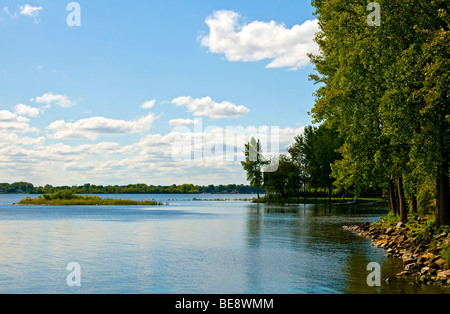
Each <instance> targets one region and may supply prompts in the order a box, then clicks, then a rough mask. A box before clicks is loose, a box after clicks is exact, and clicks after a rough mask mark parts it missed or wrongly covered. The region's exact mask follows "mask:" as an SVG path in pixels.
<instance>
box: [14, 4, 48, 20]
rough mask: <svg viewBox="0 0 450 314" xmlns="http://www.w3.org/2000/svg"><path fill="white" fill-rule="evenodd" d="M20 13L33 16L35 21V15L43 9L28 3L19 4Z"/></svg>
mask: <svg viewBox="0 0 450 314" xmlns="http://www.w3.org/2000/svg"><path fill="white" fill-rule="evenodd" d="M19 8H20V13H19V14H20V15H26V16H31V17H32V18H34V21H35V22H36V23H37V17H38V16H39V14H40V13H41V11H42V10H43V8H42V7H33V6H31V5H29V4H25V5H21V6H20V7H19Z"/></svg>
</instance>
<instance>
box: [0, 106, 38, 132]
mask: <svg viewBox="0 0 450 314" xmlns="http://www.w3.org/2000/svg"><path fill="white" fill-rule="evenodd" d="M29 122H30V119H28V118H26V117H23V116H20V115H17V114H16V113H12V112H11V111H8V110H0V131H2V133H3V132H4V133H17V132H19V133H32V132H39V130H38V129H36V128H32V127H30V124H29Z"/></svg>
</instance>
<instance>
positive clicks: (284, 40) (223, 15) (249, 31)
mask: <svg viewBox="0 0 450 314" xmlns="http://www.w3.org/2000/svg"><path fill="white" fill-rule="evenodd" d="M239 17H240V16H239V14H238V13H235V12H233V11H216V12H214V13H213V15H212V16H209V17H208V18H207V19H206V20H205V23H206V24H207V25H208V27H209V30H210V32H209V34H208V35H206V36H203V37H200V39H201V44H202V45H203V46H205V47H208V48H209V51H211V52H213V53H220V54H225V57H226V58H227V60H229V61H244V62H252V61H261V60H265V59H269V60H272V61H271V62H270V63H269V64H268V65H267V66H266V67H267V68H281V67H289V68H291V69H292V70H296V69H299V68H301V67H304V66H306V65H307V64H308V63H309V62H310V60H309V57H308V56H307V54H308V53H318V46H317V44H316V43H315V42H314V37H315V33H317V32H318V31H319V28H318V21H317V20H310V21H306V22H304V23H303V24H301V25H295V26H293V27H292V28H291V29H289V28H286V26H285V25H283V24H279V23H277V22H275V21H271V22H260V21H254V22H251V23H250V24H244V25H242V24H240V22H239Z"/></svg>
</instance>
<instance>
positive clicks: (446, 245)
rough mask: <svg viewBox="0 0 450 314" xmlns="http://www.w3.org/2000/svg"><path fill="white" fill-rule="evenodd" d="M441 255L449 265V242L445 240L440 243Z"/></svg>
mask: <svg viewBox="0 0 450 314" xmlns="http://www.w3.org/2000/svg"><path fill="white" fill-rule="evenodd" d="M441 257H442V258H443V259H444V260H445V262H446V263H447V265H450V244H449V243H448V242H447V241H446V242H445V243H444V244H443V245H442V250H441Z"/></svg>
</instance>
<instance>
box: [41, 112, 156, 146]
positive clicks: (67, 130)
mask: <svg viewBox="0 0 450 314" xmlns="http://www.w3.org/2000/svg"><path fill="white" fill-rule="evenodd" d="M155 119H156V117H155V115H154V114H153V113H150V114H148V115H147V116H145V117H142V118H139V119H136V120H132V121H125V120H115V119H108V118H104V117H92V118H88V119H82V120H78V121H76V122H66V121H64V120H59V121H55V122H53V123H51V124H50V125H49V126H48V127H47V129H48V130H49V131H50V132H53V133H52V134H50V137H51V138H53V139H91V140H95V139H97V137H98V136H99V135H105V134H106V135H108V134H109V135H113V134H125V133H140V132H143V131H147V130H149V129H150V127H151V125H152V123H153V121H154V120H155Z"/></svg>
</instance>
